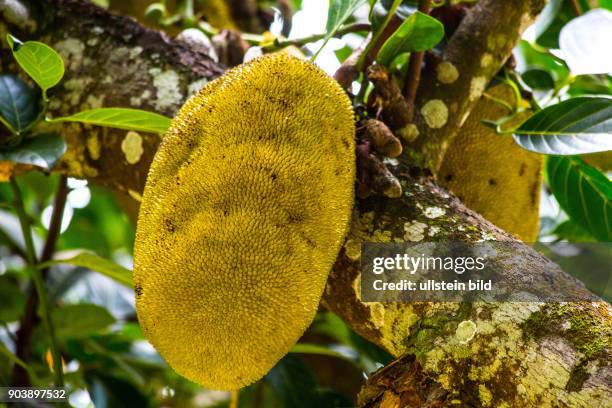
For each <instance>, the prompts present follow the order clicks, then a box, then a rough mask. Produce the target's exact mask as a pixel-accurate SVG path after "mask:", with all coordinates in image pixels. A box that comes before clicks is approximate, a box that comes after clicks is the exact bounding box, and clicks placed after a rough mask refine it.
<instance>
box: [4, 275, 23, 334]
mask: <svg viewBox="0 0 612 408" xmlns="http://www.w3.org/2000/svg"><path fill="white" fill-rule="evenodd" d="M25 303H26V298H25V295H24V294H23V293H22V292H21V290H20V289H19V286H17V283H16V282H15V281H14V280H12V279H9V278H8V277H6V276H0V321H1V322H4V323H10V322H14V321H17V320H19V317H20V316H21V313H22V311H23V307H24V306H25Z"/></svg>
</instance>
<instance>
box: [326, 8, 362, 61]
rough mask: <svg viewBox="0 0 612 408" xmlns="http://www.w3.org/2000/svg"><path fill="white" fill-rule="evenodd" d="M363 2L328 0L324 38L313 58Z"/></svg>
mask: <svg viewBox="0 0 612 408" xmlns="http://www.w3.org/2000/svg"><path fill="white" fill-rule="evenodd" d="M365 2H366V1H365V0H330V3H329V9H328V10H327V23H326V24H325V38H324V39H323V45H322V46H321V48H320V49H319V50H318V51H317V52H316V53H315V58H316V56H317V54H318V53H319V52H321V49H323V47H324V46H325V44H327V42H328V41H329V39H330V38H332V37H333V36H334V35H335V34H336V31H338V29H339V28H340V27H341V26H342V24H344V22H345V21H346V20H348V19H349V18H350V17H351V16H352V15H353V13H354V12H355V10H357V8H358V7H360V6H361V5H363V4H365Z"/></svg>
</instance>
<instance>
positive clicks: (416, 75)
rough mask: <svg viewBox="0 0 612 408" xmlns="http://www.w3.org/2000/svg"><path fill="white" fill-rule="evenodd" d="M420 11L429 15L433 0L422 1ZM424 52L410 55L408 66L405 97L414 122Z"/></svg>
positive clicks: (409, 115) (409, 113)
mask: <svg viewBox="0 0 612 408" xmlns="http://www.w3.org/2000/svg"><path fill="white" fill-rule="evenodd" d="M419 11H420V12H421V13H424V14H429V12H430V11H431V0H420V1H419ZM424 55H425V52H424V51H419V52H413V53H412V54H410V60H409V65H408V75H407V77H406V83H405V85H404V97H405V98H406V102H407V103H408V117H409V118H410V120H412V116H413V114H414V100H415V99H416V94H417V90H418V89H419V82H420V81H421V65H422V64H423V56H424Z"/></svg>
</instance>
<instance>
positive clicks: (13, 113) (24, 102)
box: [0, 75, 38, 132]
mask: <svg viewBox="0 0 612 408" xmlns="http://www.w3.org/2000/svg"><path fill="white" fill-rule="evenodd" d="M0 116H2V118H0V121H2V122H5V123H6V124H8V125H9V126H10V128H11V130H13V131H15V132H21V131H22V130H24V129H25V128H27V127H28V125H29V124H30V123H32V122H33V121H34V120H36V117H37V116H38V99H37V97H36V93H35V92H34V90H33V89H32V88H30V87H29V86H28V84H26V83H25V82H23V81H22V80H21V78H19V77H18V76H15V75H0ZM2 119H3V120H2Z"/></svg>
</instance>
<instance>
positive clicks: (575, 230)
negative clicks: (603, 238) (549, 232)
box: [553, 220, 595, 242]
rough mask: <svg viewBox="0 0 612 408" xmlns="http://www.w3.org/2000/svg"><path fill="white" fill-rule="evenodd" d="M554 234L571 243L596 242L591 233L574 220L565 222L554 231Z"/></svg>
mask: <svg viewBox="0 0 612 408" xmlns="http://www.w3.org/2000/svg"><path fill="white" fill-rule="evenodd" d="M553 234H555V235H556V236H558V237H559V238H562V239H565V240H567V241H569V242H595V238H593V236H592V235H591V234H590V233H589V231H587V230H585V229H584V228H582V227H581V226H580V225H578V224H576V223H575V222H574V221H572V220H565V221H563V222H562V223H561V224H559V225H557V227H556V228H555V229H554V230H553Z"/></svg>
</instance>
